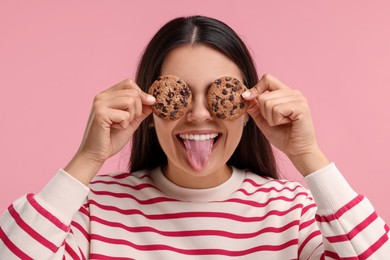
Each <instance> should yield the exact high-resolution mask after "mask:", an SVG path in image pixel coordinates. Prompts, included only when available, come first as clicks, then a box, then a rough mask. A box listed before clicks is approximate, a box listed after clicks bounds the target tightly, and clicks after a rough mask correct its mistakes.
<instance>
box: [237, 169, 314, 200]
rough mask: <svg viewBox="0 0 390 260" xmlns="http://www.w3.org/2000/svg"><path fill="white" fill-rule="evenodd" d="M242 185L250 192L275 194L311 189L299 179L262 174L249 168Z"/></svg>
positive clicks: (304, 191)
mask: <svg viewBox="0 0 390 260" xmlns="http://www.w3.org/2000/svg"><path fill="white" fill-rule="evenodd" d="M242 187H243V188H244V189H245V190H247V192H250V193H256V192H268V193H269V192H271V193H274V194H281V193H284V194H286V193H290V194H291V193H294V194H296V193H304V194H306V195H308V194H309V191H308V190H307V189H306V188H305V187H304V186H303V185H302V183H300V182H299V181H291V180H287V179H275V178H272V177H267V176H260V175H258V174H255V173H253V172H251V171H247V170H246V171H245V179H244V181H243V185H242Z"/></svg>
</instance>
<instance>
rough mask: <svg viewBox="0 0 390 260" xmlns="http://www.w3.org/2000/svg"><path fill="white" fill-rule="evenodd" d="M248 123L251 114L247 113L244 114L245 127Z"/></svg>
mask: <svg viewBox="0 0 390 260" xmlns="http://www.w3.org/2000/svg"><path fill="white" fill-rule="evenodd" d="M248 121H249V114H248V113H245V114H244V126H246V123H248Z"/></svg>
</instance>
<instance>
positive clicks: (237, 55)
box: [129, 16, 278, 178]
mask: <svg viewBox="0 0 390 260" xmlns="http://www.w3.org/2000/svg"><path fill="white" fill-rule="evenodd" d="M184 44H205V45H208V46H211V47H213V48H214V49H216V50H218V51H220V52H222V53H224V54H225V55H226V56H227V57H229V58H230V59H231V60H232V61H233V62H234V63H236V64H237V66H238V67H239V68H240V70H241V72H242V74H243V79H244V84H245V85H246V86H248V87H252V86H254V85H256V83H257V82H258V80H259V77H258V75H257V72H256V67H255V64H254V62H253V59H252V57H251V55H250V53H249V51H248V49H247V47H246V46H245V44H244V43H243V41H242V40H241V39H240V37H239V36H238V35H237V34H236V33H235V32H234V31H233V30H232V29H231V28H230V27H229V26H228V25H226V24H225V23H223V22H221V21H218V20H216V19H213V18H209V17H204V16H191V17H181V18H176V19H174V20H172V21H170V22H168V23H167V24H165V25H164V26H163V27H162V28H161V29H160V30H159V31H158V32H157V33H156V34H155V35H154V37H153V38H152V39H151V41H150V42H149V44H148V45H147V47H146V49H145V50H144V53H143V55H142V57H141V59H140V63H139V65H138V69H137V73H136V79H135V81H136V83H137V84H138V85H139V87H140V88H141V89H142V90H143V91H145V92H147V91H148V89H149V87H150V85H151V84H152V83H153V81H154V80H155V79H156V78H157V77H158V76H159V75H160V70H161V66H162V63H163V61H164V58H165V57H166V55H167V54H168V52H169V51H171V50H172V49H174V48H177V47H179V46H182V45H184ZM151 120H152V115H150V116H149V117H148V118H146V119H145V120H144V121H143V122H142V123H141V125H140V126H139V128H138V129H137V130H136V131H135V133H134V135H133V140H132V149H131V158H130V162H129V170H130V171H131V172H135V171H138V170H143V169H153V168H155V167H158V166H161V165H164V164H166V163H167V157H166V155H165V153H164V151H163V150H162V148H161V146H160V144H159V141H158V139H157V135H156V132H155V130H154V129H151V128H150V127H149V124H150V122H151ZM227 164H228V165H231V166H234V167H236V168H239V169H247V170H250V171H252V172H254V173H256V174H258V175H260V176H268V177H273V178H277V177H278V176H277V170H276V163H275V158H274V154H273V151H272V147H271V145H270V143H269V142H268V140H267V139H266V138H265V137H264V135H263V133H262V132H261V131H260V130H259V129H258V128H257V126H256V124H255V123H254V121H253V120H252V119H251V118H250V119H249V121H248V122H247V124H246V126H245V127H244V130H243V134H242V137H241V140H240V143H239V144H238V146H237V148H236V150H235V151H234V153H233V155H232V156H231V158H230V159H229V160H228V162H227Z"/></svg>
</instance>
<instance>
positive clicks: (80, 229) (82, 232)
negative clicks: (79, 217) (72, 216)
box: [71, 221, 90, 242]
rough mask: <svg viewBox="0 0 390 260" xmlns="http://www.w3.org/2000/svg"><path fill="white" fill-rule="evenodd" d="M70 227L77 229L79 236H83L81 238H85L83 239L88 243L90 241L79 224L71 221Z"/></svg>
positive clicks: (87, 234)
mask: <svg viewBox="0 0 390 260" xmlns="http://www.w3.org/2000/svg"><path fill="white" fill-rule="evenodd" d="M71 226H73V227H74V228H77V229H78V230H79V231H80V233H81V234H83V236H84V237H85V239H86V240H87V241H88V242H89V241H90V238H89V232H88V231H86V230H85V229H84V227H83V226H81V225H80V224H79V223H77V222H75V221H72V223H71Z"/></svg>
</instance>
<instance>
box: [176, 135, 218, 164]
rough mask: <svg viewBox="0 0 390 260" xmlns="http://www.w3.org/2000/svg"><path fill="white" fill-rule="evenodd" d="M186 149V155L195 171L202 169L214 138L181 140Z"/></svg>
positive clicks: (207, 158)
mask: <svg viewBox="0 0 390 260" xmlns="http://www.w3.org/2000/svg"><path fill="white" fill-rule="evenodd" d="M183 142H184V145H185V147H186V151H187V157H188V160H189V161H190V164H191V165H192V168H194V169H195V170H196V171H200V170H202V169H203V168H204V167H205V166H206V165H207V162H208V161H209V158H210V155H211V149H212V148H213V143H214V139H212V138H210V139H207V140H189V139H184V140H183Z"/></svg>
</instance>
